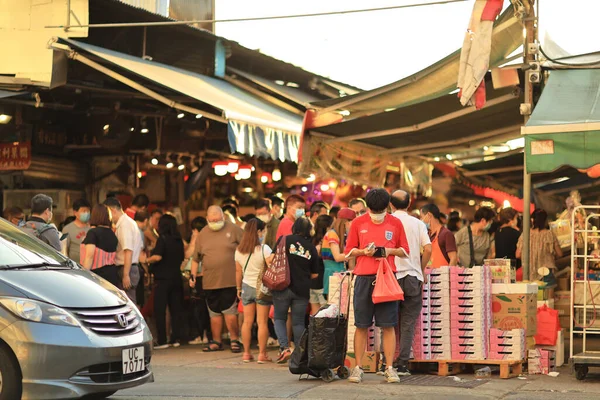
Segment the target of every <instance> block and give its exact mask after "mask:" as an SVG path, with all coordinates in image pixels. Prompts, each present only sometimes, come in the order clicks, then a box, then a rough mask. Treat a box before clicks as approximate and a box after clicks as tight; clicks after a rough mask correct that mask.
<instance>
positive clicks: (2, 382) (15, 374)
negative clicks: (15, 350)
mask: <svg viewBox="0 0 600 400" xmlns="http://www.w3.org/2000/svg"><path fill="white" fill-rule="evenodd" d="M20 371H21V369H20V367H19V364H18V363H17V360H15V357H14V356H13V355H12V353H11V352H10V350H9V349H8V348H7V347H6V345H0V400H13V399H20V398H21V374H20Z"/></svg>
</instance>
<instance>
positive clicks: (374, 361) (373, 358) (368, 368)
mask: <svg viewBox="0 0 600 400" xmlns="http://www.w3.org/2000/svg"><path fill="white" fill-rule="evenodd" d="M378 364H379V352H376V351H367V352H365V354H364V355H363V360H362V369H363V371H364V372H366V373H376V372H377V365H378ZM344 365H345V366H346V367H348V368H350V369H352V368H354V367H356V356H355V354H354V353H346V360H345V362H344Z"/></svg>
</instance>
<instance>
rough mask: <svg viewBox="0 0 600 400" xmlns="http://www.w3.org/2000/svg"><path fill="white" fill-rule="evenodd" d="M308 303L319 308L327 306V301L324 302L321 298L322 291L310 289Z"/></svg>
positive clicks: (322, 297)
mask: <svg viewBox="0 0 600 400" xmlns="http://www.w3.org/2000/svg"><path fill="white" fill-rule="evenodd" d="M308 302H309V303H310V304H318V305H320V306H324V305H325V304H327V300H325V296H323V289H310V299H309V300H308Z"/></svg>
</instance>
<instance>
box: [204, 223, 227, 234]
mask: <svg viewBox="0 0 600 400" xmlns="http://www.w3.org/2000/svg"><path fill="white" fill-rule="evenodd" d="M224 226H225V221H219V222H209V223H208V229H210V230H211V231H214V232H217V231H220V230H221V229H223V227H224Z"/></svg>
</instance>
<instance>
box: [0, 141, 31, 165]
mask: <svg viewBox="0 0 600 400" xmlns="http://www.w3.org/2000/svg"><path fill="white" fill-rule="evenodd" d="M30 165H31V142H29V141H27V142H12V143H0V171H11V170H21V169H27V168H29V166H30Z"/></svg>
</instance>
